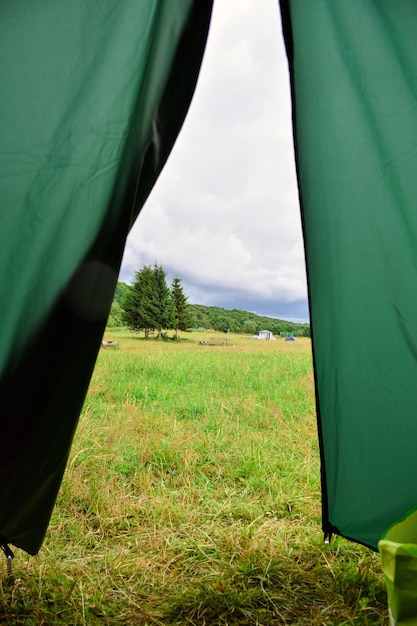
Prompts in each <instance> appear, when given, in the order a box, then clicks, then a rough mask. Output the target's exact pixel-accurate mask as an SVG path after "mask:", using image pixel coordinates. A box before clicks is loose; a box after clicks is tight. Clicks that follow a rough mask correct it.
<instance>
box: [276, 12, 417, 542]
mask: <svg viewBox="0 0 417 626" xmlns="http://www.w3.org/2000/svg"><path fill="white" fill-rule="evenodd" d="M281 8H282V15H283V24H284V36H285V40H286V44H287V51H288V57H289V63H290V72H291V81H292V93H293V114H294V136H295V146H296V155H297V157H296V158H297V171H298V183H299V191H300V200H301V208H302V219H303V228H304V238H305V250H306V261H307V274H308V284H309V297H310V309H311V324H312V337H313V351H314V365H315V375H316V391H317V408H318V422H319V434H320V448H321V458H322V483H323V528H324V531H325V532H326V533H338V534H340V535H343V536H345V537H347V538H350V539H353V540H355V541H357V542H360V543H363V544H365V545H368V546H370V547H372V548H373V549H377V544H378V540H379V539H380V537H381V535H382V534H383V532H384V530H385V529H386V528H387V527H388V526H390V525H391V524H392V523H393V522H394V521H396V520H397V519H400V518H401V517H403V516H404V514H405V513H406V512H407V511H408V510H409V509H411V508H412V507H413V506H415V505H416V504H417V483H416V481H415V476H416V475H417V455H416V451H415V442H416V441H417V418H416V415H417V384H416V381H417V211H416V198H417V175H416V172H417V39H416V32H417V6H416V3H415V2H413V1H412V0H396V2H392V0H349V1H348V2H346V0H315V1H314V2H303V1H302V0H283V1H282V2H281Z"/></svg>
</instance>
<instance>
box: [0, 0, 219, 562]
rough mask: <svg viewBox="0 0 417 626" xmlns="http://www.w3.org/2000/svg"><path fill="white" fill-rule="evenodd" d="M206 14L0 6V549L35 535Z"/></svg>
mask: <svg viewBox="0 0 417 626" xmlns="http://www.w3.org/2000/svg"><path fill="white" fill-rule="evenodd" d="M211 9H212V3H211V2H210V1H209V0H207V1H205V2H203V3H201V2H199V1H198V0H146V1H141V0H123V1H122V2H121V1H118V0H99V1H97V2H79V1H78V0H68V1H66V2H53V3H51V2H50V0H36V2H32V0H17V1H16V2H2V3H1V6H0V81H1V90H0V137H1V141H0V198H1V227H0V320H1V323H0V401H1V431H0V432H1V453H0V544H7V543H11V544H14V545H15V546H17V547H20V548H23V549H24V550H26V551H27V552H29V553H30V554H35V553H36V552H37V551H38V550H39V548H40V546H41V544H42V541H43V538H44V535H45V532H46V529H47V526H48V522H49V519H50V514H51V511H52V508H53V506H54V503H55V499H56V495H57V492H58V489H59V486H60V483H61V479H62V475H63V472H64V470H65V465H66V461H67V458H68V454H69V449H70V446H71V442H72V437H73V434H74V431H75V428H76V425H77V420H78V416H79V413H80V410H81V407H82V404H83V400H84V397H85V393H86V390H87V387H88V384H89V380H90V376H91V373H92V370H93V367H94V364H95V360H96V355H97V352H98V349H99V346H100V342H101V338H102V334H103V331H104V328H105V324H106V319H107V316H108V313H109V310H110V306H111V302H112V297H113V292H114V288H115V285H116V282H117V276H118V273H119V268H120V263H121V259H122V255H123V250H124V245H125V240H126V237H127V234H128V232H129V229H130V227H131V226H132V224H133V222H134V221H135V218H136V217H137V215H138V213H139V211H140V209H141V207H142V206H143V204H144V202H145V200H146V198H147V196H148V194H149V193H150V191H151V189H152V186H153V185H154V183H155V180H156V179H157V177H158V175H159V173H160V171H161V169H162V167H163V166H164V164H165V162H166V159H167V158H168V155H169V153H170V151H171V148H172V146H173V144H174V141H175V139H176V137H177V135H178V132H179V130H180V128H181V125H182V123H183V121H184V118H185V115H186V113H187V110H188V107H189V104H190V101H191V98H192V95H193V93H194V88H195V85H196V81H197V77H198V73H199V69H200V64H201V61H202V56H203V53H204V48H205V43H206V38H207V33H208V27H209V22H210V16H211Z"/></svg>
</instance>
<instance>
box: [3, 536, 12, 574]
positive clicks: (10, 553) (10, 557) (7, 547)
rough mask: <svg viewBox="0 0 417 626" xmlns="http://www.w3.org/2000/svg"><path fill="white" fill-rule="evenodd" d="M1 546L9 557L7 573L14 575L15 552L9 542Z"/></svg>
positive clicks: (7, 557)
mask: <svg viewBox="0 0 417 626" xmlns="http://www.w3.org/2000/svg"><path fill="white" fill-rule="evenodd" d="M0 548H1V549H2V550H3V552H4V555H5V557H6V559H7V575H8V576H12V575H13V568H12V563H13V559H14V554H13V552H12V551H11V549H10V548H9V546H8V545H7V543H2V544H0Z"/></svg>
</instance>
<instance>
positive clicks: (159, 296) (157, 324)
mask: <svg viewBox="0 0 417 626" xmlns="http://www.w3.org/2000/svg"><path fill="white" fill-rule="evenodd" d="M123 309H124V319H125V322H126V324H127V326H128V327H129V328H130V330H133V331H139V330H144V331H145V339H148V338H149V333H150V331H151V330H157V331H158V339H161V338H162V331H163V329H166V328H173V326H174V321H175V316H174V313H175V309H174V304H173V301H172V296H171V292H170V290H169V288H168V286H167V284H166V271H165V270H164V268H163V267H162V266H161V265H156V264H155V265H154V266H153V267H152V266H150V265H144V266H143V267H142V268H141V269H140V270H139V271H137V272H136V273H135V280H134V283H133V285H132V287H130V288H129V290H128V291H127V292H126V294H125V297H124V299H123Z"/></svg>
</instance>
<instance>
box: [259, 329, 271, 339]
mask: <svg viewBox="0 0 417 626" xmlns="http://www.w3.org/2000/svg"><path fill="white" fill-rule="evenodd" d="M258 338H259V339H265V340H266V341H275V337H274V335H273V333H272V332H271V331H270V330H260V331H259V333H258Z"/></svg>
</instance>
